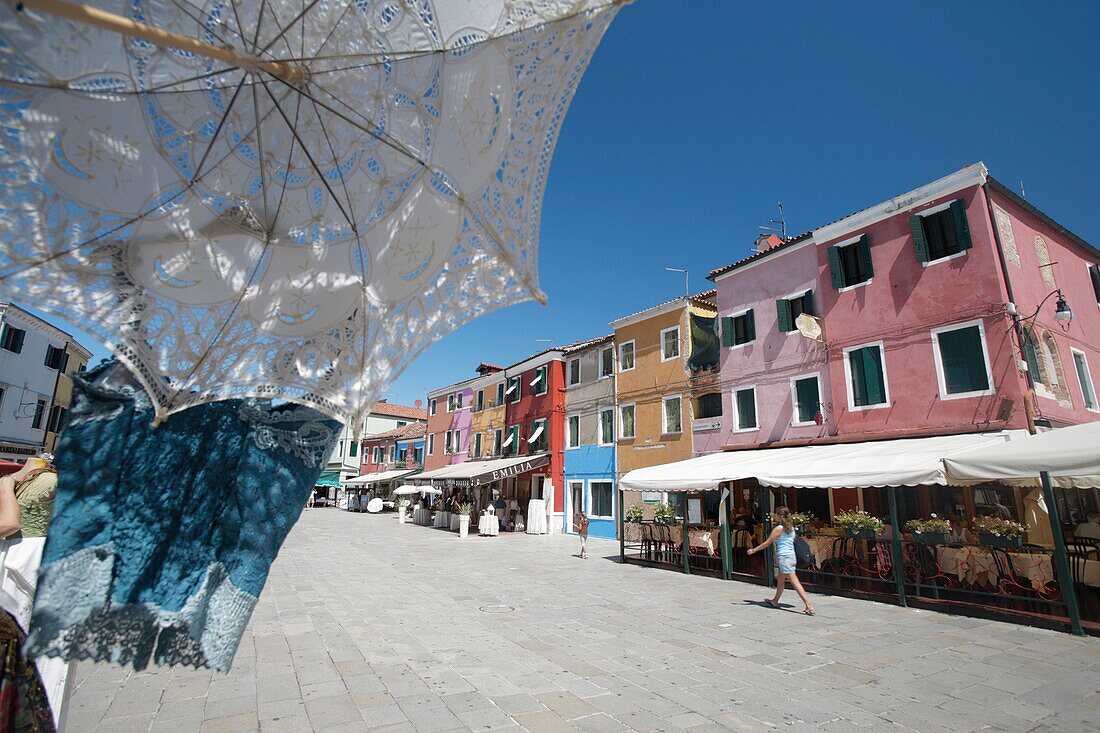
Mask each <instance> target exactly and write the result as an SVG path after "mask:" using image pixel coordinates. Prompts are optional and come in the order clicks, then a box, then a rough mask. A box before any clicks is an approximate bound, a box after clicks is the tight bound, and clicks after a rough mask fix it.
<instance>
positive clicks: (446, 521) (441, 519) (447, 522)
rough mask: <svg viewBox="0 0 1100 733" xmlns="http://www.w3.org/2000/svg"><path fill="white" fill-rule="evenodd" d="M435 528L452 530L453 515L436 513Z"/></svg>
mask: <svg viewBox="0 0 1100 733" xmlns="http://www.w3.org/2000/svg"><path fill="white" fill-rule="evenodd" d="M432 526H433V527H443V528H444V529H450V526H451V513H450V512H444V511H438V512H436V513H435V522H434V523H433V524H432Z"/></svg>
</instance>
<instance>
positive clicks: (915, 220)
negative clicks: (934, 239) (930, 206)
mask: <svg viewBox="0 0 1100 733" xmlns="http://www.w3.org/2000/svg"><path fill="white" fill-rule="evenodd" d="M909 230H910V231H911V232H912V233H913V248H914V251H915V252H916V254H917V262H928V240H926V239H925V238H924V220H923V219H922V218H921V217H919V216H911V217H909Z"/></svg>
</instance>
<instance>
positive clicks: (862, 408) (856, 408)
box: [848, 402, 891, 412]
mask: <svg viewBox="0 0 1100 733" xmlns="http://www.w3.org/2000/svg"><path fill="white" fill-rule="evenodd" d="M886 407H891V403H889V402H876V403H875V404H873V405H853V404H851V403H848V412H870V411H871V410H881V409H883V408H886Z"/></svg>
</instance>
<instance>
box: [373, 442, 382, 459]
mask: <svg viewBox="0 0 1100 733" xmlns="http://www.w3.org/2000/svg"><path fill="white" fill-rule="evenodd" d="M374 462H375V463H381V462H382V446H380V445H376V446H374Z"/></svg>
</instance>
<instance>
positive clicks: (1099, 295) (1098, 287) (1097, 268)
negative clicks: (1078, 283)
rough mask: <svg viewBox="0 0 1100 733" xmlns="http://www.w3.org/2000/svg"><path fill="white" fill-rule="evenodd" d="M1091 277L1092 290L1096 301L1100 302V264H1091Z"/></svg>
mask: <svg viewBox="0 0 1100 733" xmlns="http://www.w3.org/2000/svg"><path fill="white" fill-rule="evenodd" d="M1089 277H1090V278H1091V279H1092V292H1093V294H1094V295H1095V296H1096V302H1097V303H1100V265H1089Z"/></svg>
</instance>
